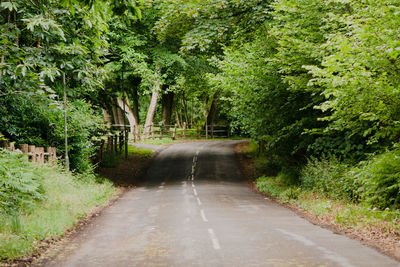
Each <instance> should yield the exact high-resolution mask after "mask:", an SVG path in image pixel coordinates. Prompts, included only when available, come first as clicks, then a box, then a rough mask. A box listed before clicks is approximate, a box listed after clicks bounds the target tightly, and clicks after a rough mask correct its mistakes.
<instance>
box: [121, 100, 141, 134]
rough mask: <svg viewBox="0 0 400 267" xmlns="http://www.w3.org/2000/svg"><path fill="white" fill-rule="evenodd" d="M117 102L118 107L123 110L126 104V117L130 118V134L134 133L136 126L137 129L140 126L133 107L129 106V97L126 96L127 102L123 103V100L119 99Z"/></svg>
mask: <svg viewBox="0 0 400 267" xmlns="http://www.w3.org/2000/svg"><path fill="white" fill-rule="evenodd" d="M117 101H118V106H119V107H120V109H121V110H124V104H125V112H126V114H125V116H126V117H127V118H128V121H129V125H130V132H131V133H133V129H134V126H135V127H136V126H137V125H138V123H137V121H136V119H135V116H134V115H133V111H132V109H131V107H130V106H129V99H128V96H126V99H125V101H123V100H122V99H121V98H118V99H117ZM125 116H124V117H125ZM124 119H125V118H124ZM124 124H125V123H124Z"/></svg>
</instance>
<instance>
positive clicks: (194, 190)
mask: <svg viewBox="0 0 400 267" xmlns="http://www.w3.org/2000/svg"><path fill="white" fill-rule="evenodd" d="M193 193H194V195H195V196H197V190H196V189H195V188H193Z"/></svg>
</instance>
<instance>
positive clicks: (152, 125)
mask: <svg viewBox="0 0 400 267" xmlns="http://www.w3.org/2000/svg"><path fill="white" fill-rule="evenodd" d="M150 130H151V139H153V140H154V123H151V128H150Z"/></svg>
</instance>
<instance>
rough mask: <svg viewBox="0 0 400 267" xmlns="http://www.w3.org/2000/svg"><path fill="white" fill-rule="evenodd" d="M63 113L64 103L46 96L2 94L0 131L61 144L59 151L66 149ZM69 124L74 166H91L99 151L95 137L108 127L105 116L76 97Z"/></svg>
mask: <svg viewBox="0 0 400 267" xmlns="http://www.w3.org/2000/svg"><path fill="white" fill-rule="evenodd" d="M10 109H11V110H12V112H10ZM63 116H64V112H63V107H62V103H60V102H58V101H54V100H49V99H48V98H45V97H34V98H33V97H27V96H24V95H21V96H6V97H3V98H0V122H1V123H0V131H2V132H3V134H4V135H5V136H6V137H7V138H9V139H10V140H13V141H15V142H17V143H18V144H24V143H25V144H30V145H35V146H53V147H57V150H58V155H62V153H63V152H64V118H63ZM68 128H69V129H68V137H69V152H70V161H71V168H72V169H73V170H76V171H78V172H83V171H85V170H88V169H90V167H91V163H90V158H91V157H92V156H93V154H94V152H95V147H94V146H93V143H92V142H91V138H92V137H93V136H95V135H97V134H98V132H99V131H101V130H102V129H103V128H104V123H103V119H102V117H101V116H100V115H99V114H97V113H96V112H95V111H94V110H93V109H92V107H91V105H90V104H88V103H85V102H84V101H82V100H75V101H74V102H71V103H69V104H68Z"/></svg>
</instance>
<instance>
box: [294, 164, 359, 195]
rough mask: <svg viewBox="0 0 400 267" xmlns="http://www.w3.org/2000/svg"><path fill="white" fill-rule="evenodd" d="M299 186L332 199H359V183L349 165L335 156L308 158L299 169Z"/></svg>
mask: <svg viewBox="0 0 400 267" xmlns="http://www.w3.org/2000/svg"><path fill="white" fill-rule="evenodd" d="M301 187H302V188H304V189H306V190H310V191H313V192H315V193H318V194H320V195H322V196H326V197H330V198H332V199H342V200H346V201H348V202H356V201H357V200H358V199H359V195H358V188H359V184H358V183H357V181H356V179H355V177H354V176H353V175H351V172H350V167H349V166H348V165H346V164H345V163H343V162H340V161H339V160H338V159H337V158H335V157H330V158H327V157H323V158H321V159H315V158H314V159H311V160H309V161H308V163H307V165H306V166H305V167H304V168H303V169H302V170H301Z"/></svg>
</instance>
